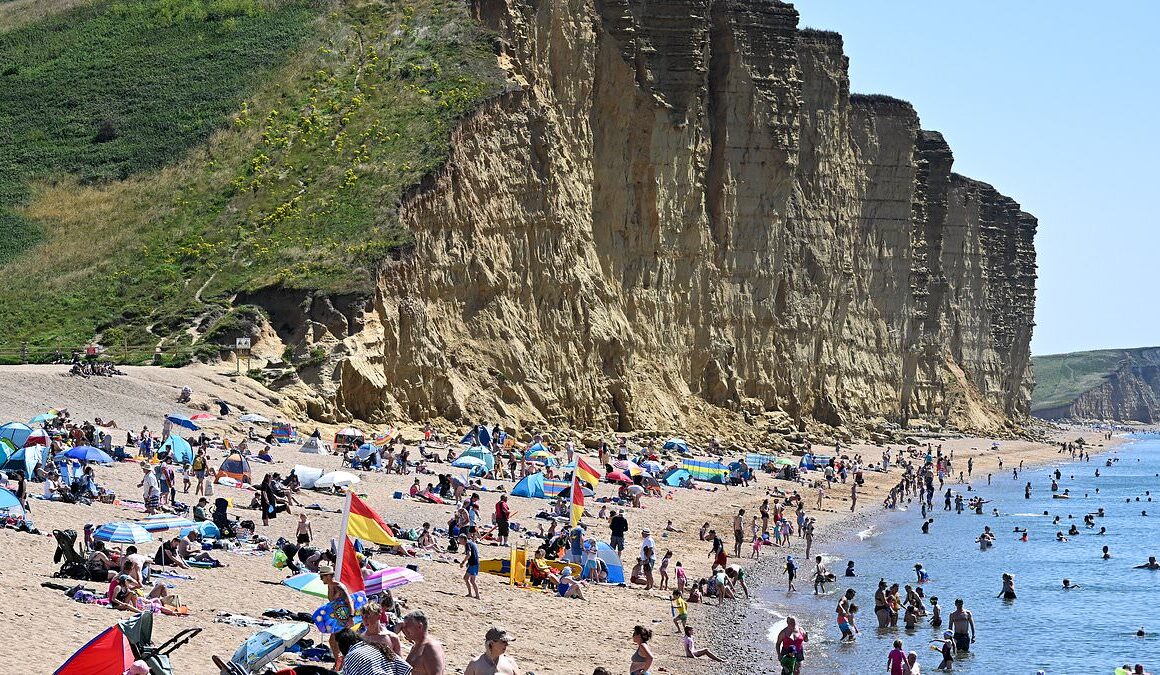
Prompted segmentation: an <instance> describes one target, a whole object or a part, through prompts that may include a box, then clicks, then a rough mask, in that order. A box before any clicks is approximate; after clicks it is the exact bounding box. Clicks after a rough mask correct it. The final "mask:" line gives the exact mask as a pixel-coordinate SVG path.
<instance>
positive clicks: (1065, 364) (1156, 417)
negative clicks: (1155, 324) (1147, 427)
mask: <svg viewBox="0 0 1160 675" xmlns="http://www.w3.org/2000/svg"><path fill="white" fill-rule="evenodd" d="M1038 360H1039V362H1041V363H1044V368H1045V370H1048V372H1051V373H1052V374H1054V373H1055V372H1056V371H1063V372H1064V373H1066V374H1067V381H1061V382H1058V383H1056V382H1053V383H1052V384H1056V387H1055V388H1054V389H1055V390H1054V391H1052V392H1048V393H1045V395H1044V396H1043V400H1040V401H1037V405H1035V406H1034V408H1033V414H1034V415H1035V416H1036V417H1040V418H1043V419H1049V420H1058V419H1100V420H1116V421H1136V422H1145V423H1148V424H1153V423H1155V422H1157V421H1160V347H1146V348H1142V349H1125V350H1109V351H1104V352H1080V353H1078V354H1058V355H1053V356H1046V357H1042V358H1040V359H1038ZM1101 366H1102V367H1101ZM1077 373H1078V375H1079V377H1076V376H1075V374H1077ZM1071 382H1076V385H1075V386H1071V385H1070V383H1071ZM1069 389H1070V391H1069Z"/></svg>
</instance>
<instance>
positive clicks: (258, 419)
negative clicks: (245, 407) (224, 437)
mask: <svg viewBox="0 0 1160 675" xmlns="http://www.w3.org/2000/svg"><path fill="white" fill-rule="evenodd" d="M238 420H239V421H242V422H253V423H254V424H269V423H270V418H268V417H264V416H262V415H259V414H258V413H246V414H245V415H242V416H241V417H239V418H238Z"/></svg>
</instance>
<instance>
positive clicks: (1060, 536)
mask: <svg viewBox="0 0 1160 675" xmlns="http://www.w3.org/2000/svg"><path fill="white" fill-rule="evenodd" d="M1055 540H1056V541H1067V537H1065V536H1063V530H1059V531H1057V532H1056V533H1055Z"/></svg>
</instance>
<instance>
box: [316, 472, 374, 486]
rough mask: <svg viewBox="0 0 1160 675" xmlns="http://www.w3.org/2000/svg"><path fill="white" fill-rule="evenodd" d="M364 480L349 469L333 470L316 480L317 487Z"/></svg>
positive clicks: (344, 484) (352, 483) (350, 483)
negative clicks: (348, 470)
mask: <svg viewBox="0 0 1160 675" xmlns="http://www.w3.org/2000/svg"><path fill="white" fill-rule="evenodd" d="M360 482H362V479H361V478H359V477H358V476H356V475H354V474H353V473H349V472H347V471H331V472H330V473H328V474H326V475H324V476H322V477H321V478H319V479H318V480H316V481H314V487H316V488H328V487H342V486H346V485H354V484H355V483H360Z"/></svg>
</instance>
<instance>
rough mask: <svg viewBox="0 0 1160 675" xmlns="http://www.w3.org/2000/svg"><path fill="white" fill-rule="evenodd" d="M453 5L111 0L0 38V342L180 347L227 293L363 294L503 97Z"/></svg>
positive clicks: (142, 350)
mask: <svg viewBox="0 0 1160 675" xmlns="http://www.w3.org/2000/svg"><path fill="white" fill-rule="evenodd" d="M499 83H500V74H499V72H498V70H497V67H496V65H495V58H494V55H493V53H492V42H491V38H490V36H488V35H486V34H485V33H484V32H482V31H481V30H480V28H479V27H478V26H477V25H476V24H475V23H474V22H473V21H472V19H471V18H470V17H469V16H468V15H467V13H466V9H465V8H464V6H463V4H462V3H460V2H458V1H457V0H409V1H392V0H382V1H378V2H375V1H370V0H366V1H350V2H343V3H330V2H322V1H320V0H112V1H105V2H96V3H93V4H90V5H86V6H83V7H80V8H77V9H72V10H68V11H64V12H63V13H61V14H57V15H54V16H50V17H48V18H46V19H44V20H41V21H38V22H35V23H30V24H27V25H23V26H20V27H18V28H15V29H13V30H10V31H7V32H4V33H0V244H2V245H0V251H2V253H0V262H2V263H4V267H3V269H0V273H3V275H4V278H5V282H6V283H5V284H4V285H3V286H2V287H0V330H2V331H3V332H2V333H0V344H2V345H3V348H4V350H5V351H4V354H3V356H4V357H6V358H8V359H9V360H11V359H12V358H13V350H14V349H15V348H16V347H17V345H18V344H19V343H20V342H22V341H27V342H28V343H29V345H30V352H31V355H32V356H33V357H34V358H35V357H38V356H40V357H44V356H47V355H49V354H51V352H52V351H54V350H55V349H58V348H61V349H65V350H67V349H69V348H72V347H75V346H78V345H82V344H84V343H85V342H87V341H88V340H90V339H91V338H93V336H94V335H97V336H99V337H100V339H101V341H102V342H103V343H104V344H106V345H109V346H113V347H117V348H122V347H123V346H126V345H127V346H128V351H129V352H131V353H132V354H131V356H132V357H133V358H135V359H140V358H147V357H148V356H149V355H151V353H152V351H153V346H154V345H156V344H158V343H159V342H160V343H164V344H165V346H166V347H168V348H170V349H173V348H174V347H181V346H183V345H184V346H188V345H189V344H190V343H191V342H193V341H194V340H195V336H196V335H197V334H198V333H199V332H212V331H213V328H214V324H215V323H217V322H225V323H228V322H231V321H236V320H237V317H236V316H235V315H234V314H231V313H229V312H227V308H228V307H229V306H230V305H231V302H232V298H233V297H234V296H235V294H237V293H238V292H243V291H252V290H256V289H259V288H265V287H271V286H281V287H286V288H292V289H300V290H305V291H310V292H319V293H342V294H350V293H355V294H358V293H367V292H369V291H370V290H371V288H372V283H373V270H374V268H375V267H376V266H377V265H378V264H379V262H381V261H382V260H383V259H384V258H385V257H386V256H389V255H390V254H391V253H392V252H393V251H395V250H397V249H398V248H399V247H400V246H404V245H406V244H407V243H409V234H408V233H407V232H405V231H403V230H402V229H401V228H400V226H399V224H398V220H397V216H396V213H395V208H396V204H397V201H398V198H399V196H400V195H401V193H402V191H403V190H404V189H405V188H406V187H408V186H409V185H411V184H413V183H415V182H416V181H417V180H418V179H419V178H420V177H421V176H422V175H423V174H424V173H426V172H428V171H430V170H431V169H433V168H435V167H437V166H438V165H439V164H440V162H442V161H443V159H444V158H445V156H446V152H447V146H448V138H449V132H450V129H451V127H452V125H453V124H454V123H455V121H456V119H457V118H458V117H460V116H461V115H463V114H464V113H465V112H466V111H468V110H470V109H471V108H472V107H474V106H475V105H477V103H478V102H479V101H480V100H481V99H483V98H484V97H486V96H488V95H490V94H491V93H493V92H494V91H496V90H497V89H498V88H499Z"/></svg>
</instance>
